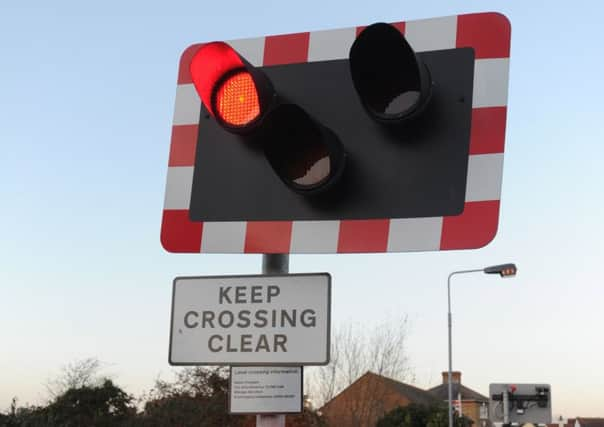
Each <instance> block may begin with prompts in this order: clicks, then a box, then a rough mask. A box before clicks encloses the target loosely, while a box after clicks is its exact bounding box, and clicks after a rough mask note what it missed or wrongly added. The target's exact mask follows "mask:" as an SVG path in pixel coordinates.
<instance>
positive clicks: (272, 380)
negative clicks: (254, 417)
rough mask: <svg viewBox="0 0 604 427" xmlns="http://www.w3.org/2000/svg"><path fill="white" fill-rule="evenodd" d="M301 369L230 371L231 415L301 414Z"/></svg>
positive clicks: (239, 368) (246, 369)
mask: <svg viewBox="0 0 604 427" xmlns="http://www.w3.org/2000/svg"><path fill="white" fill-rule="evenodd" d="M302 384H303V381H302V367H301V366H282V367H279V366H257V367H253V366H241V367H232V368H231V378H230V382H229V412H230V413H231V414H294V413H300V412H302V404H303V403H302V399H303V391H302Z"/></svg>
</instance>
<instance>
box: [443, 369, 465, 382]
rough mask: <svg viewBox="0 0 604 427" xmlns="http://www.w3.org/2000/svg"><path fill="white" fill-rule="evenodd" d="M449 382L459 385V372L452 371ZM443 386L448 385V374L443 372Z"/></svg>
mask: <svg viewBox="0 0 604 427" xmlns="http://www.w3.org/2000/svg"><path fill="white" fill-rule="evenodd" d="M451 382H452V383H453V384H461V372H460V371H453V372H451ZM443 384H449V372H448V371H446V372H443Z"/></svg>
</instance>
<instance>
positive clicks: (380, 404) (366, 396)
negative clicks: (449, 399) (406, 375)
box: [321, 375, 409, 427]
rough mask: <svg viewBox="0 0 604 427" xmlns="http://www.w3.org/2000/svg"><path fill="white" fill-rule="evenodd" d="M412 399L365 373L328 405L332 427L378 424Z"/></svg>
mask: <svg viewBox="0 0 604 427" xmlns="http://www.w3.org/2000/svg"><path fill="white" fill-rule="evenodd" d="M408 404H409V400H408V399H407V398H405V397H404V396H401V395H400V394H398V393H396V392H394V391H393V390H392V389H391V388H389V387H386V386H385V385H384V384H383V382H382V381H379V380H378V379H376V378H375V377H372V376H367V375H366V376H363V377H361V378H360V379H359V380H358V381H356V382H355V383H354V384H352V385H351V386H350V387H348V388H347V389H346V390H344V391H343V392H342V393H340V394H339V395H338V396H336V397H335V398H334V399H332V400H331V401H330V402H329V403H328V404H327V405H325V406H324V407H323V408H322V409H321V412H322V413H323V415H324V416H325V418H326V420H327V423H328V425H329V426H330V427H375V425H376V423H377V421H378V420H379V419H380V418H382V417H383V416H384V414H386V413H387V412H390V411H391V410H393V409H394V408H397V407H398V406H407V405H408Z"/></svg>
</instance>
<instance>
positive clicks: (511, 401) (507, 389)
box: [489, 383, 552, 425]
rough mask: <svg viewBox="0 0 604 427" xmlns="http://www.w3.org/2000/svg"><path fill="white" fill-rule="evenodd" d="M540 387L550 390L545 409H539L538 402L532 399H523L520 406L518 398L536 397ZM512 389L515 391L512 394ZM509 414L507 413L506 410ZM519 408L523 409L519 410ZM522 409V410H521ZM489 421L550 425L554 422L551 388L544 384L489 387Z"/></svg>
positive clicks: (511, 384)
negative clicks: (505, 396) (505, 397)
mask: <svg viewBox="0 0 604 427" xmlns="http://www.w3.org/2000/svg"><path fill="white" fill-rule="evenodd" d="M538 387H542V388H543V387H545V388H547V389H548V390H549V393H548V399H547V403H546V404H545V405H544V407H539V406H538V405H537V402H536V401H534V400H530V399H524V398H523V399H521V402H524V403H522V404H521V405H519V404H518V397H522V396H534V395H535V394H536V391H537V388H538ZM512 388H515V391H514V392H512ZM504 394H507V399H506V400H507V401H508V402H507V405H506V403H505V401H504V400H503V397H504ZM506 406H507V407H508V408H507V413H506V410H505V409H506V408H505V407H506ZM519 406H521V407H522V409H521V408H519ZM519 409H521V410H519ZM489 419H490V420H491V422H493V423H502V422H509V423H519V424H520V425H522V424H523V423H533V424H549V423H551V422H552V395H551V386H550V385H549V384H544V383H535V384H526V383H524V384H518V383H496V384H490V385H489Z"/></svg>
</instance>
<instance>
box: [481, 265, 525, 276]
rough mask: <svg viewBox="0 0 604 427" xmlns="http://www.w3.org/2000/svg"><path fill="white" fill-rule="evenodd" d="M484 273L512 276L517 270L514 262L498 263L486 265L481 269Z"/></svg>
mask: <svg viewBox="0 0 604 427" xmlns="http://www.w3.org/2000/svg"><path fill="white" fill-rule="evenodd" d="M483 271H484V272H485V273H486V274H499V275H500V276H501V277H512V276H515V275H516V272H517V271H518V270H517V268H516V264H500V265H492V266H490V267H486V268H485V269H484V270H483Z"/></svg>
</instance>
